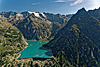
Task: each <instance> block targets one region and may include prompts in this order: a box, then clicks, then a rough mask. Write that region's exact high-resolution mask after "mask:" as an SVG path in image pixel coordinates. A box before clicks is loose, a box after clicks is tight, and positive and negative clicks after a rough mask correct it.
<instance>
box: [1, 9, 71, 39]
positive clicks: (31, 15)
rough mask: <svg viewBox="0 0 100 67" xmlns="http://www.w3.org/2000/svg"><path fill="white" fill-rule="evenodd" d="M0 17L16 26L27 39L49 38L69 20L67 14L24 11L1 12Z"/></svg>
mask: <svg viewBox="0 0 100 67" xmlns="http://www.w3.org/2000/svg"><path fill="white" fill-rule="evenodd" d="M70 16H71V15H70ZM0 18H1V19H3V20H7V21H8V22H9V23H11V24H12V25H14V26H16V27H17V28H18V29H19V30H20V31H21V32H22V34H23V35H24V37H25V38H26V39H28V40H30V39H36V40H51V39H52V38H53V37H54V36H55V34H56V33H57V32H58V31H59V30H60V29H61V28H62V27H64V26H65V25H66V24H67V22H68V21H69V19H70V18H69V15H68V17H67V16H64V15H60V14H56V15H54V14H50V13H39V12H30V11H24V12H22V13H21V14H19V13H16V12H12V11H10V12H2V13H0Z"/></svg>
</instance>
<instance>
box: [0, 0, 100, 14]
mask: <svg viewBox="0 0 100 67" xmlns="http://www.w3.org/2000/svg"><path fill="white" fill-rule="evenodd" d="M82 7H85V9H86V10H91V9H95V8H99V7H100V0H0V12H3V11H5V12H8V11H14V12H19V13H21V12H23V11H32V12H49V13H54V14H57V13H60V14H73V13H76V11H77V10H79V9H80V8H82Z"/></svg>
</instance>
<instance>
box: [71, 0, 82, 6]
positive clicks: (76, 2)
mask: <svg viewBox="0 0 100 67" xmlns="http://www.w3.org/2000/svg"><path fill="white" fill-rule="evenodd" d="M82 2H83V0H76V1H75V2H74V3H71V4H70V6H73V5H76V4H79V3H82Z"/></svg>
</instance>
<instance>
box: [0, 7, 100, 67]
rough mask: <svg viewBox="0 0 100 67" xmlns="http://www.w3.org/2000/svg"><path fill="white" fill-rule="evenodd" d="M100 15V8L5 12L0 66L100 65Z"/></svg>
mask: <svg viewBox="0 0 100 67" xmlns="http://www.w3.org/2000/svg"><path fill="white" fill-rule="evenodd" d="M99 14H100V8H98V9H94V10H88V11H87V10H86V9H85V8H81V9H79V10H78V11H77V12H76V13H75V14H68V15H60V14H52V13H45V12H44V13H40V12H31V11H24V12H21V13H17V12H13V11H10V12H1V13H0V66H2V67H50V66H51V67H100V35H99V34H100V15H99ZM33 40H34V41H33ZM30 45H31V46H30ZM25 47H27V48H25ZM47 48H49V49H50V51H51V53H48V51H49V50H47ZM20 54H21V55H20ZM48 54H52V55H48ZM19 55H20V57H19ZM33 57H34V58H36V59H35V60H34V59H33ZM22 58H24V59H22ZM25 58H29V59H25ZM30 58H31V59H30ZM39 58H46V59H45V60H39ZM21 59H22V60H21Z"/></svg>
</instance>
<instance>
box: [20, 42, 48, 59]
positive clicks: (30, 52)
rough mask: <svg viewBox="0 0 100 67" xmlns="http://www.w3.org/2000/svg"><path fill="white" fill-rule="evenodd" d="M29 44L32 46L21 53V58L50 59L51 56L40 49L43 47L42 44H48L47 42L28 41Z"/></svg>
mask: <svg viewBox="0 0 100 67" xmlns="http://www.w3.org/2000/svg"><path fill="white" fill-rule="evenodd" d="M27 43H28V44H29V45H30V46H28V47H27V48H25V49H24V50H23V51H21V52H20V54H21V56H20V57H19V59H20V58H29V57H44V58H50V56H49V55H47V54H46V52H47V50H41V49H39V48H40V47H42V46H41V45H42V44H46V43H48V42H47V41H27Z"/></svg>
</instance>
